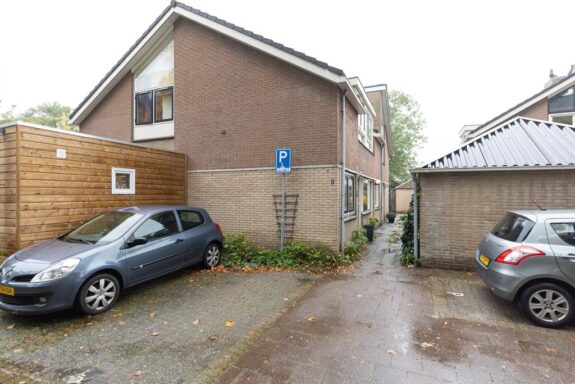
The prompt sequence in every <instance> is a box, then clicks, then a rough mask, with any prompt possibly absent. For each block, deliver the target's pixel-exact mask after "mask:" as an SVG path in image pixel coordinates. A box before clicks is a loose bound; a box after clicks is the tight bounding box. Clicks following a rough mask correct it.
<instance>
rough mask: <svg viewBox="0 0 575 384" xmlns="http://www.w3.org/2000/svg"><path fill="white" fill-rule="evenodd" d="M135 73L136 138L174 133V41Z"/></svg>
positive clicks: (158, 137) (145, 138)
mask: <svg viewBox="0 0 575 384" xmlns="http://www.w3.org/2000/svg"><path fill="white" fill-rule="evenodd" d="M135 73H136V75H135V76H134V140H136V141H137V140H153V139H160V138H171V137H173V136H174V123H173V120H174V42H173V41H170V42H169V43H167V44H166V45H165V46H164V48H163V49H162V50H161V51H159V52H158V53H157V55H156V56H155V57H154V58H153V59H152V61H151V62H149V63H147V64H146V66H145V67H144V68H143V69H141V70H140V71H139V72H138V71H137V70H136V71H135Z"/></svg>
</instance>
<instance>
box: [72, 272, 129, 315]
mask: <svg viewBox="0 0 575 384" xmlns="http://www.w3.org/2000/svg"><path fill="white" fill-rule="evenodd" d="M119 296H120V284H119V282H118V279H117V278H116V277H115V276H112V275H111V274H101V275H97V276H94V277H92V278H91V279H89V280H88V281H86V283H85V284H84V285H83V286H82V289H81V290H80V293H79V296H78V306H79V309H81V311H82V312H83V313H85V314H87V315H95V314H98V313H101V312H104V311H107V310H108V309H110V308H112V306H113V305H114V303H115V302H116V300H118V297H119Z"/></svg>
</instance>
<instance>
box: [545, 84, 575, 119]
mask: <svg viewBox="0 0 575 384" xmlns="http://www.w3.org/2000/svg"><path fill="white" fill-rule="evenodd" d="M574 111H575V87H571V88H569V89H567V90H565V91H564V92H563V93H560V94H559V95H556V96H553V97H550V98H549V114H555V113H563V112H574Z"/></svg>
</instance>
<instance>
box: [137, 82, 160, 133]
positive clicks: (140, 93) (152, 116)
mask: <svg viewBox="0 0 575 384" xmlns="http://www.w3.org/2000/svg"><path fill="white" fill-rule="evenodd" d="M147 94H151V96H152V105H151V114H150V116H151V120H150V122H149V123H148V122H146V123H138V96H142V95H147ZM154 113H155V108H154V91H153V90H152V89H149V90H147V91H143V92H137V93H135V94H134V125H135V126H136V127H139V126H142V125H152V124H154V117H155V116H154Z"/></svg>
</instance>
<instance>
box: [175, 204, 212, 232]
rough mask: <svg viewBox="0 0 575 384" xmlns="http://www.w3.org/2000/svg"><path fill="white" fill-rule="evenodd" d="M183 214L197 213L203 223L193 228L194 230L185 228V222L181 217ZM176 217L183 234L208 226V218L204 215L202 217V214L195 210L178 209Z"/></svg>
mask: <svg viewBox="0 0 575 384" xmlns="http://www.w3.org/2000/svg"><path fill="white" fill-rule="evenodd" d="M181 212H192V213H197V214H198V215H199V216H200V217H201V218H202V222H201V223H200V224H198V225H195V226H193V227H192V228H188V229H186V228H184V221H183V220H182V217H181V216H180V213H181ZM176 216H177V218H178V220H179V222H180V228H181V232H186V231H190V230H192V229H194V228H198V227H200V226H202V225H204V224H206V218H205V217H204V215H202V213H201V212H200V211H195V210H193V209H178V210H176Z"/></svg>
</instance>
